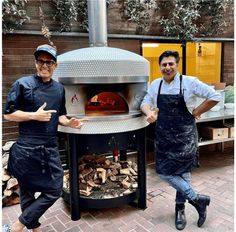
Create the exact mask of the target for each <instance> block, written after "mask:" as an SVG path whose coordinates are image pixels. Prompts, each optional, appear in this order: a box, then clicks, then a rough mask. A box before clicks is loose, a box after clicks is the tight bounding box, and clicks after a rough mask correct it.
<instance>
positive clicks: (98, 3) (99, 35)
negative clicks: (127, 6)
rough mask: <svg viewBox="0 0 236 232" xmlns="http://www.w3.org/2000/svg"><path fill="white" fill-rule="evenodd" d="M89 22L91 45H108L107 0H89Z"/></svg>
mask: <svg viewBox="0 0 236 232" xmlns="http://www.w3.org/2000/svg"><path fill="white" fill-rule="evenodd" d="M87 4H88V22H89V46H90V47H106V46H107V13H106V10H107V9H106V0H87Z"/></svg>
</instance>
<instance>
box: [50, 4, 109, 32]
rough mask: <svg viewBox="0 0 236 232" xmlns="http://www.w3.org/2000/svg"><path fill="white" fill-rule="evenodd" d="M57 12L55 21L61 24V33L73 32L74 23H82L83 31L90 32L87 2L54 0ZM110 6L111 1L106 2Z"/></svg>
mask: <svg viewBox="0 0 236 232" xmlns="http://www.w3.org/2000/svg"><path fill="white" fill-rule="evenodd" d="M52 1H53V3H54V4H55V6H56V9H57V12H56V14H55V15H54V20H57V21H59V22H60V25H61V28H60V31H61V32H63V31H67V32H68V31H71V26H72V22H73V21H78V22H80V27H81V29H82V30H83V31H88V10H87V0H79V1H78V0H52ZM106 2H107V5H109V3H110V0H106Z"/></svg>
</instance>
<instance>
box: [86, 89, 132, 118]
mask: <svg viewBox="0 0 236 232" xmlns="http://www.w3.org/2000/svg"><path fill="white" fill-rule="evenodd" d="M127 113H129V106H128V104H127V102H126V101H125V100H124V98H123V97H121V96H120V95H119V94H117V93H114V92H101V93H99V94H96V95H94V96H93V97H92V98H90V99H89V100H88V102H87V103H86V104H85V115H86V116H106V115H117V114H127Z"/></svg>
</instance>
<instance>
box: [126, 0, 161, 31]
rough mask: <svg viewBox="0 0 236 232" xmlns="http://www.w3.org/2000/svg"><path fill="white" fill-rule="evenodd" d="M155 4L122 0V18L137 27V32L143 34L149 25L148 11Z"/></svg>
mask: <svg viewBox="0 0 236 232" xmlns="http://www.w3.org/2000/svg"><path fill="white" fill-rule="evenodd" d="M156 4H157V3H156V1H155V0H124V3H123V9H122V10H123V16H124V18H125V19H126V20H128V21H130V22H133V23H135V24H136V25H137V31H138V32H143V31H145V28H146V27H147V26H148V25H149V23H150V15H149V13H150V10H151V9H152V8H154V7H157V6H156Z"/></svg>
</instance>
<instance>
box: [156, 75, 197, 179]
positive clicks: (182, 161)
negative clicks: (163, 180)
mask: <svg viewBox="0 0 236 232" xmlns="http://www.w3.org/2000/svg"><path fill="white" fill-rule="evenodd" d="M162 82H163V80H162V81H161V82H160V85H159V89H158V96H157V107H158V108H159V112H158V118H157V123H156V131H155V133H156V144H155V145H156V171H157V173H159V174H164V175H179V174H182V173H185V172H190V171H191V170H192V169H193V168H195V167H198V142H197V138H198V136H197V128H196V122H195V118H194V117H193V115H192V114H191V113H190V112H189V111H188V109H187V107H186V104H185V101H184V96H183V93H182V75H181V76H180V92H179V94H174V95H171V94H161V86H162Z"/></svg>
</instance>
